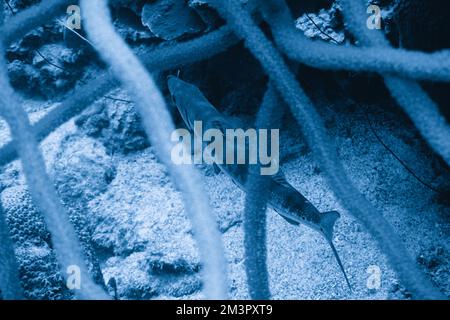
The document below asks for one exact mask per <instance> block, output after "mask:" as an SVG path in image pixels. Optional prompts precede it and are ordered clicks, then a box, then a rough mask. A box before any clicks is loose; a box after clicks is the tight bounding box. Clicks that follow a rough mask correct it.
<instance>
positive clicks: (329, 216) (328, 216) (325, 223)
mask: <svg viewBox="0 0 450 320" xmlns="http://www.w3.org/2000/svg"><path fill="white" fill-rule="evenodd" d="M340 216H341V215H340V214H339V212H337V211H328V212H324V213H322V218H321V222H320V224H321V225H322V232H323V235H324V236H325V239H327V241H328V243H329V245H330V247H331V250H333V254H334V257H335V258H336V261H337V263H338V265H339V268H341V271H342V273H343V274H344V277H345V281H346V282H347V285H348V287H349V288H350V290H352V286H351V285H350V281H349V280H348V277H347V274H346V273H345V269H344V266H343V265H342V261H341V258H339V254H338V252H337V250H336V247H335V246H334V244H333V228H334V224H335V223H336V220H337V219H338V218H339V217H340Z"/></svg>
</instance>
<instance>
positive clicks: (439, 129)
mask: <svg viewBox="0 0 450 320" xmlns="http://www.w3.org/2000/svg"><path fill="white" fill-rule="evenodd" d="M339 2H340V3H341V6H342V8H343V12H344V17H345V18H346V22H347V24H348V25H349V28H350V30H351V31H352V32H353V34H354V35H355V36H356V37H357V38H358V39H359V41H360V42H361V43H362V44H363V45H364V46H366V47H369V48H368V50H373V49H374V48H389V47H390V46H389V42H388V41H387V40H386V39H385V37H384V35H383V34H382V33H381V32H379V31H378V30H370V29H368V28H367V27H366V16H365V15H364V12H365V11H366V10H365V7H364V3H363V2H362V1H361V0H359V1H350V0H340V1H339ZM371 46H373V47H374V48H370V47H371ZM437 61H438V63H439V64H441V65H445V64H447V63H450V56H449V55H448V56H447V57H446V59H439V60H437ZM414 62H415V65H416V66H417V69H423V70H426V69H427V68H428V66H429V65H430V63H432V62H431V61H430V60H426V61H414ZM447 74H450V72H448V71H447ZM384 81H385V83H386V86H387V87H388V89H389V91H390V92H391V94H392V96H393V97H394V99H395V100H396V101H397V103H398V104H399V105H400V106H401V107H402V109H403V110H404V111H405V112H406V113H407V114H408V116H409V117H410V119H411V120H412V122H413V123H414V125H415V126H416V127H417V129H419V131H420V133H421V134H422V136H423V137H424V138H425V140H426V141H427V142H428V144H429V145H430V146H431V147H432V148H433V149H434V150H435V151H436V152H437V153H438V154H440V155H441V156H442V158H443V159H444V160H445V162H446V163H447V164H448V165H449V166H450V125H449V124H448V123H447V121H446V120H445V118H444V116H443V115H441V113H440V112H439V107H438V106H437V105H436V104H435V103H434V102H433V101H432V100H431V98H430V97H429V96H428V95H427V93H426V92H425V91H424V90H423V89H422V88H421V87H420V85H419V84H418V83H415V82H413V81H410V80H402V79H399V78H396V77H393V76H385V77H384Z"/></svg>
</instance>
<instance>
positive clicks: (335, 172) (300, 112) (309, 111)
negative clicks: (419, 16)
mask: <svg viewBox="0 0 450 320" xmlns="http://www.w3.org/2000/svg"><path fill="white" fill-rule="evenodd" d="M209 2H210V3H211V4H212V5H213V6H214V7H215V8H216V9H217V10H218V11H219V12H220V13H221V14H222V16H223V17H224V18H225V19H226V20H227V21H228V22H229V23H230V24H231V25H232V26H233V27H234V29H235V31H236V33H237V34H239V35H240V36H241V37H243V38H244V39H245V42H246V45H247V47H248V49H249V50H250V51H251V52H252V53H253V55H254V56H255V57H256V58H257V59H258V60H259V61H260V63H261V65H262V67H263V68H264V70H265V71H266V72H267V74H268V75H269V78H270V79H271V81H272V82H273V84H274V86H275V87H276V88H277V90H278V92H279V94H280V96H281V97H282V98H283V99H284V100H285V101H286V103H287V104H288V105H289V107H290V109H291V111H292V113H293V115H294V117H295V118H296V120H297V122H298V123H299V125H300V127H301V129H302V131H303V132H304V135H305V138H306V140H307V142H308V145H309V146H310V148H311V149H312V150H313V152H314V154H315V156H316V158H317V160H318V161H319V163H320V165H321V167H322V168H323V169H324V171H325V172H326V175H327V178H328V180H329V184H330V186H331V187H332V190H333V191H334V193H335V194H336V195H337V197H338V199H339V200H340V201H341V202H342V204H343V205H344V207H345V208H347V209H348V211H349V212H350V213H351V214H352V215H354V216H355V217H356V218H358V219H359V220H360V221H361V222H363V224H364V225H365V226H366V227H367V229H368V230H369V231H370V232H371V234H372V236H373V237H374V238H375V239H376V240H377V241H378V243H379V246H380V247H381V249H382V250H383V252H384V253H385V254H386V255H387V257H388V258H389V261H390V263H391V265H392V267H393V268H394V269H395V270H396V271H397V273H398V276H399V278H400V279H401V280H402V282H403V284H404V285H405V286H406V287H407V289H408V290H410V291H411V292H412V293H413V294H414V296H415V297H416V298H442V295H441V294H440V293H439V292H438V291H437V290H436V289H435V288H434V286H433V285H432V284H431V283H430V282H429V280H428V279H427V278H426V277H425V276H424V275H423V273H422V272H421V271H419V269H418V268H417V266H416V265H415V263H414V261H413V260H412V259H411V257H410V256H409V254H408V252H407V250H406V248H405V247H404V245H403V243H402V241H401V239H400V238H399V236H398V235H397V234H396V233H395V232H394V230H393V229H392V227H391V226H390V225H389V223H388V222H387V221H386V220H385V219H384V218H383V216H382V215H381V214H380V213H379V212H378V211H377V210H376V209H375V208H374V207H373V206H372V205H371V204H370V202H368V201H367V200H366V199H365V198H364V196H363V195H362V194H361V193H360V192H359V191H358V190H357V189H356V188H355V187H354V186H353V183H352V182H351V180H350V179H349V178H348V176H347V174H346V173H345V170H344V168H343V166H342V164H341V163H340V161H339V160H338V157H337V154H336V150H335V147H334V144H333V143H332V142H331V141H330V140H329V138H328V136H327V134H326V131H325V127H324V125H323V122H322V119H321V118H320V116H319V114H318V113H317V111H316V110H315V108H314V107H313V105H312V103H311V101H310V100H309V98H308V97H307V96H306V94H305V93H304V92H303V90H302V88H301V87H300V85H299V84H298V83H297V81H296V79H295V76H294V75H293V74H292V72H291V71H290V70H289V68H288V66H287V65H286V63H285V62H284V61H283V58H282V57H281V55H280V53H279V52H278V51H277V50H276V49H275V47H274V46H273V45H272V44H271V43H270V41H269V40H268V39H267V37H266V36H265V35H264V34H263V32H262V31H261V30H260V29H259V28H258V27H257V26H256V24H255V23H254V21H253V20H252V18H251V16H250V15H249V13H248V12H247V11H246V10H243V8H242V6H241V5H240V3H239V1H237V0H230V1H224V0H210V1H209ZM265 5H268V7H265V8H264V9H266V10H265V14H266V16H271V15H272V14H274V13H275V14H280V13H282V12H284V16H286V15H288V14H287V12H288V11H287V10H288V8H287V6H285V5H284V3H283V2H282V1H279V2H278V1H277V2H275V1H270V2H267V3H265Z"/></svg>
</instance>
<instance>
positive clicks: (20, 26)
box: [2, 0, 73, 44]
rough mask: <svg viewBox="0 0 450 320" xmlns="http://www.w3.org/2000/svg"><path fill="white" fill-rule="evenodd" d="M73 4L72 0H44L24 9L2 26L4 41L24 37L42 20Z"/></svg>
mask: <svg viewBox="0 0 450 320" xmlns="http://www.w3.org/2000/svg"><path fill="white" fill-rule="evenodd" d="M71 4H73V1H71V0H43V1H42V2H41V3H40V4H39V5H36V6H33V7H30V8H28V9H25V10H23V11H22V12H20V13H19V14H17V15H16V16H14V17H12V18H11V19H9V20H8V23H7V24H5V25H3V26H2V38H3V39H2V41H3V43H5V44H8V43H10V42H12V41H14V40H16V39H20V38H22V37H23V36H24V35H25V34H27V33H28V32H29V31H30V30H33V29H34V28H36V27H39V26H40V25H41V24H42V21H46V20H47V21H48V20H49V19H51V18H52V17H55V16H57V15H59V14H61V12H65V11H66V8H67V6H69V5H71Z"/></svg>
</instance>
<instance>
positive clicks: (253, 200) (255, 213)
mask: <svg viewBox="0 0 450 320" xmlns="http://www.w3.org/2000/svg"><path fill="white" fill-rule="evenodd" d="M277 101H278V94H277V92H276V90H275V88H274V86H273V85H272V84H269V86H268V89H267V91H266V93H265V94H264V98H263V101H262V104H261V107H260V110H259V112H258V115H257V117H256V123H255V127H256V128H264V129H267V128H278V127H279V126H280V116H279V114H280V113H279V111H278V110H276V106H277V105H278V103H277ZM276 113H278V115H276ZM273 119H276V121H274V120H273ZM249 171H250V169H249ZM249 173H250V172H249ZM248 177H249V178H248V180H247V183H246V186H245V187H246V190H248V191H247V193H246V198H245V210H244V231H245V235H244V236H245V239H244V247H245V256H246V257H247V258H246V260H245V270H246V274H247V282H248V287H249V292H250V296H251V297H252V299H256V300H260V299H269V298H270V288H269V273H268V271H267V265H266V264H267V261H266V260H267V257H266V254H267V253H266V251H267V250H266V210H267V204H266V200H267V198H268V191H267V190H268V189H269V185H270V180H269V178H268V177H267V176H261V175H255V174H249V175H248Z"/></svg>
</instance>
